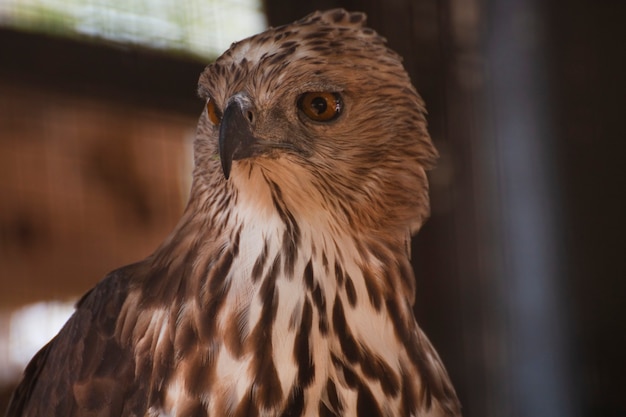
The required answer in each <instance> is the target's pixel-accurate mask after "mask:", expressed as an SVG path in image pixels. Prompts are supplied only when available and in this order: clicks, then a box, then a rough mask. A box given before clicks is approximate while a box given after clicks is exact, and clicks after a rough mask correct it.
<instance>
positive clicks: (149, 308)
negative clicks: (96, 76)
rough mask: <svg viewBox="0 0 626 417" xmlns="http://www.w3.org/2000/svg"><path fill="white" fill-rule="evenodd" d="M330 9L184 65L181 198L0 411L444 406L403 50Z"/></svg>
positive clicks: (423, 409) (353, 411)
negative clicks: (169, 228) (158, 237)
mask: <svg viewBox="0 0 626 417" xmlns="http://www.w3.org/2000/svg"><path fill="white" fill-rule="evenodd" d="M364 21H365V16H364V15H363V14H361V13H347V12H345V11H343V10H331V11H328V12H324V13H314V14H312V15H309V16H307V17H305V18H304V19H302V20H300V21H297V22H295V23H293V24H290V25H286V26H282V27H278V28H273V29H269V30H267V31H266V32H263V33H261V34H259V35H256V36H253V37H251V38H249V39H246V40H244V41H241V42H239V43H236V44H233V45H232V47H231V48H230V49H229V50H228V51H227V52H226V53H225V54H224V55H222V56H221V57H220V58H219V59H218V60H217V61H216V62H215V63H213V64H211V65H209V66H208V67H207V69H206V70H205V71H204V73H203V74H202V76H201V77H200V85H199V91H200V95H201V97H202V98H203V99H204V100H206V103H207V110H206V112H205V113H204V114H203V115H202V116H201V118H200V121H199V125H198V131H197V137H196V140H195V169H194V178H193V185H192V189H191V197H190V200H189V203H188V206H187V208H186V210H185V213H184V214H183V217H182V219H181V221H180V223H179V224H178V226H177V227H176V229H175V230H174V231H173V232H172V234H171V235H170V236H169V237H168V238H167V240H166V241H165V242H164V243H163V244H162V245H161V246H160V247H159V248H158V249H157V250H156V252H155V253H154V254H153V255H151V256H150V257H148V258H147V259H145V260H143V261H141V262H138V263H136V264H133V265H130V266H126V267H124V268H121V269H119V270H117V271H114V272H112V273H111V274H109V275H108V276H107V277H106V278H105V279H104V280H103V281H102V282H100V283H99V284H98V285H97V286H96V287H95V288H94V289H93V290H91V291H90V292H89V293H87V294H86V295H85V296H84V297H83V298H82V299H81V301H80V302H79V303H78V305H77V310H76V312H75V314H74V315H73V317H72V318H71V319H70V320H69V321H68V323H67V324H66V325H65V327H64V328H63V329H62V330H61V331H60V333H59V334H58V335H57V336H56V338H54V339H53V340H52V341H51V342H50V343H49V344H48V345H47V346H46V347H44V348H43V349H42V350H41V351H40V352H39V353H38V354H37V355H36V356H35V358H33V360H32V362H31V363H30V365H28V367H27V369H26V371H25V374H24V379H23V381H22V383H21V385H20V386H19V387H18V389H17V391H16V393H15V395H14V397H13V400H12V403H11V405H10V407H9V410H8V414H7V415H8V416H10V417H13V416H58V417H60V416H64V417H68V416H111V417H112V416H238V417H244V416H294V417H295V416H407V417H408V416H458V415H460V411H459V404H458V401H457V399H456V395H455V393H454V389H453V388H452V386H451V384H450V381H449V378H448V376H447V374H446V371H445V370H444V367H443V365H442V364H441V361H440V359H439V357H438V356H437V354H436V352H435V351H434V349H433V348H432V346H431V345H430V343H429V342H428V340H427V338H426V336H425V335H424V334H423V333H422V331H421V330H420V328H419V327H418V325H417V323H416V322H415V318H414V316H413V312H412V305H413V303H414V292H415V282H414V277H413V271H412V269H411V265H410V263H409V254H408V246H409V239H410V235H411V234H412V233H415V232H416V231H417V230H418V229H419V227H420V226H421V224H422V223H423V222H424V220H425V219H426V217H427V216H428V211H429V206H428V184H427V180H426V175H425V170H426V169H428V168H430V167H431V166H432V165H433V163H434V160H435V158H436V151H435V149H434V147H433V145H432V143H431V141H430V138H429V136H428V133H427V131H426V122H425V117H424V106H423V103H422V100H421V99H420V97H419V96H418V94H417V93H416V91H415V89H414V88H413V87H412V85H411V83H410V80H409V78H408V76H407V74H406V72H405V71H404V69H403V67H402V64H401V59H400V58H399V56H398V55H396V54H395V53H394V52H392V51H390V50H389V49H388V48H387V47H386V45H385V42H384V39H383V38H381V37H380V36H378V35H377V34H376V33H375V32H374V31H372V30H371V29H368V28H365V27H364V26H363V25H364Z"/></svg>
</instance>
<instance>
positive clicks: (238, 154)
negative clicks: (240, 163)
mask: <svg viewBox="0 0 626 417" xmlns="http://www.w3.org/2000/svg"><path fill="white" fill-rule="evenodd" d="M252 114H253V113H252V111H251V110H250V108H249V106H248V105H247V104H245V103H241V102H240V100H237V99H235V100H232V101H231V102H230V104H229V105H228V106H227V107H226V109H225V110H224V114H223V116H222V120H221V122H220V136H219V144H218V146H219V153H220V159H221V161H222V172H223V173H224V177H225V178H226V179H228V178H229V177H230V170H231V168H232V163H233V161H236V160H239V159H245V158H249V157H251V156H253V155H254V154H255V146H254V144H255V143H256V142H257V138H255V137H254V135H253V134H252V126H251V120H250V118H251V115H252Z"/></svg>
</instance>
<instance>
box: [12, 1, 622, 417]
mask: <svg viewBox="0 0 626 417" xmlns="http://www.w3.org/2000/svg"><path fill="white" fill-rule="evenodd" d="M331 7H344V8H347V9H350V10H362V11H365V12H366V13H367V14H368V16H369V19H368V21H369V24H370V26H372V27H373V28H375V29H376V30H378V31H379V32H380V33H381V34H383V35H384V36H385V37H386V38H387V39H388V41H389V44H390V46H391V47H392V48H393V49H395V50H397V51H398V52H399V53H400V54H401V55H403V56H404V59H405V61H404V62H405V66H406V68H407V70H408V71H409V73H410V74H411V77H412V79H413V81H414V83H415V85H416V87H417V89H418V90H419V91H420V93H421V94H422V96H423V97H424V99H425V101H426V103H427V106H428V109H429V124H430V132H431V135H432V136H433V139H434V141H435V143H436V145H437V147H438V148H439V150H440V152H441V159H440V161H439V165H438V168H437V169H436V170H434V171H432V173H431V176H430V178H431V187H432V189H431V196H432V217H431V219H430V220H429V222H428V223H427V224H426V226H425V227H424V228H423V230H422V231H421V232H420V233H419V234H418V236H417V237H416V238H415V239H414V245H413V246H414V248H413V256H414V267H415V270H416V276H417V280H418V294H417V304H416V309H415V310H416V315H417V317H418V321H419V322H420V323H421V325H422V327H423V328H424V329H425V331H426V333H427V334H428V335H429V337H430V338H431V340H432V341H433V343H434V345H435V346H436V347H437V349H438V351H439V352H440V354H441V356H442V357H443V360H444V362H445V363H446V365H447V368H448V371H449V373H450V375H451V377H452V379H453V381H454V384H455V386H456V388H457V391H458V394H459V396H460V398H461V402H462V403H463V406H464V415H465V416H466V417H502V416H529V417H530V416H533V417H539V416H580V417H583V416H585V417H586V416H590V417H591V416H607V417H608V416H612V417H613V416H626V254H625V250H626V239H625V236H626V220H625V218H626V181H625V180H626V169H625V166H626V162H625V160H626V122H625V116H624V114H625V113H626V106H625V105H624V102H625V101H626V82H625V77H624V74H626V47H625V45H624V43H625V41H626V25H624V21H625V19H626V3H624V2H623V1H617V0H614V1H611V0H603V1H599V2H598V1H596V2H592V1H591V0H570V1H568V2H557V1H540V0H535V1H532V0H484V1H481V0H394V1H383V0H365V1H356V0H353V1H331V0H322V1H313V2H292V1H289V0H265V1H264V2H261V0H203V1H200V0H189V1H185V2H176V1H174V0H143V1H139V0H115V1H104V0H0V391H1V392H2V395H1V396H0V398H1V399H0V410H3V409H4V407H5V404H6V402H7V401H8V396H9V394H10V392H11V390H12V389H13V387H14V386H15V384H16V383H17V379H18V378H19V374H20V372H21V370H22V368H23V367H24V366H25V364H26V362H27V361H28V359H29V358H30V357H31V356H32V355H33V354H34V353H35V351H36V350H37V349H39V347H41V346H42V345H43V344H45V343H46V342H47V340H49V338H51V337H52V336H53V335H54V334H55V333H56V331H57V330H58V329H59V327H60V326H61V325H62V324H63V322H64V321H65V320H66V319H67V317H68V315H69V314H71V311H72V305H73V303H74V302H75V300H76V299H77V298H78V297H80V295H81V294H83V293H84V292H85V291H87V290H88V289H89V288H91V287H92V286H93V285H94V284H95V283H96V282H97V281H99V280H100V279H101V278H102V277H103V276H104V275H105V274H106V273H107V272H109V271H111V270H113V269H115V268H116V267H119V266H121V265H124V264H127V263H130V262H133V261H135V260H138V259H141V258H143V257H145V256H147V255H148V254H150V253H151V251H152V250H154V249H155V248H156V246H157V245H158V243H159V242H161V241H162V240H163V239H164V238H165V236H166V235H167V234H168V233H169V231H170V230H171V229H172V227H173V226H174V224H175V223H176V221H177V219H178V217H179V215H180V214H181V212H182V209H183V207H184V204H185V201H186V196H187V192H188V189H189V184H190V172H191V167H192V155H191V140H192V139H193V135H194V128H195V123H196V119H197V117H198V116H199V114H200V112H201V111H202V109H203V103H202V102H201V101H200V100H199V99H198V98H197V97H196V93H195V91H196V82H197V78H198V75H199V74H200V72H201V71H202V69H203V67H204V66H205V65H206V64H207V63H209V62H210V61H211V60H213V59H214V58H215V57H216V56H218V55H219V54H220V53H221V52H222V51H224V50H225V49H227V48H228V46H229V45H230V43H231V42H233V41H236V40H239V39H241V38H243V37H246V36H249V35H251V34H254V33H256V32H259V31H262V30H263V29H264V28H265V27H267V26H268V25H273V26H276V25H279V24H283V23H287V22H290V21H293V20H295V19H297V18H300V17H302V16H304V15H305V14H307V13H308V12H310V11H313V10H316V9H325V8H331Z"/></svg>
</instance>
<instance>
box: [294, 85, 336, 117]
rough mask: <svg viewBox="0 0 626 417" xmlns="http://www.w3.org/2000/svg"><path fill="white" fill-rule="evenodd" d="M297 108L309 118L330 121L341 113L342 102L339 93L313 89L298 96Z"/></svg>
mask: <svg viewBox="0 0 626 417" xmlns="http://www.w3.org/2000/svg"><path fill="white" fill-rule="evenodd" d="M298 108H299V109H300V111H302V113H304V114H305V115H306V116H307V117H308V118H309V119H311V120H315V121H316V122H330V121H331V120H334V119H336V118H337V117H338V116H339V114H341V111H342V110H343V102H342V101H341V96H340V95H339V93H330V92H320V91H314V92H308V93H304V94H302V95H301V96H300V97H299V98H298Z"/></svg>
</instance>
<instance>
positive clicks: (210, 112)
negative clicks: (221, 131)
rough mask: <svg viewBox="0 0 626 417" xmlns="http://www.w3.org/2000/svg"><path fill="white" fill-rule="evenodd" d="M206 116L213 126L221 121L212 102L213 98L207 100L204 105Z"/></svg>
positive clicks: (217, 110) (213, 101)
mask: <svg viewBox="0 0 626 417" xmlns="http://www.w3.org/2000/svg"><path fill="white" fill-rule="evenodd" d="M206 114H207V116H209V120H210V121H211V123H213V124H214V125H215V126H217V125H219V124H220V121H221V120H222V113H221V112H220V110H219V109H218V108H217V106H216V105H215V100H213V98H209V101H207V103H206Z"/></svg>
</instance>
